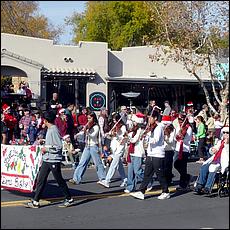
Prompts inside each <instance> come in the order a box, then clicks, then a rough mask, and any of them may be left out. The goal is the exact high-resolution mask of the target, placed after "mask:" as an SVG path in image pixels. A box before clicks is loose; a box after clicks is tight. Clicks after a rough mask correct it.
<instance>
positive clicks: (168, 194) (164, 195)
mask: <svg viewBox="0 0 230 230" xmlns="http://www.w3.org/2000/svg"><path fill="white" fill-rule="evenodd" d="M169 198H170V193H165V192H163V193H161V195H160V196H158V197H157V199H159V200H164V199H169Z"/></svg>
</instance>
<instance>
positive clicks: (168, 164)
mask: <svg viewBox="0 0 230 230" xmlns="http://www.w3.org/2000/svg"><path fill="white" fill-rule="evenodd" d="M173 156H174V151H173V150H171V151H165V165H164V167H165V176H166V180H167V183H168V185H169V184H170V183H171V182H172V178H173V173H172V168H173Z"/></svg>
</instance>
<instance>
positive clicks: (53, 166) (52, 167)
mask: <svg viewBox="0 0 230 230" xmlns="http://www.w3.org/2000/svg"><path fill="white" fill-rule="evenodd" d="M50 171H52V173H53V176H54V178H55V180H56V181H57V183H58V185H59V187H60V188H61V190H62V192H63V194H64V195H65V199H68V200H69V199H71V195H70V192H69V188H68V187H67V184H66V181H65V180H64V179H63V177H62V174H61V163H60V162H58V163H48V162H44V161H43V163H42V166H41V168H40V171H39V174H38V179H37V184H36V191H35V195H34V200H35V201H39V200H40V198H41V195H42V192H43V191H44V189H45V185H46V182H47V178H48V176H49V173H50Z"/></svg>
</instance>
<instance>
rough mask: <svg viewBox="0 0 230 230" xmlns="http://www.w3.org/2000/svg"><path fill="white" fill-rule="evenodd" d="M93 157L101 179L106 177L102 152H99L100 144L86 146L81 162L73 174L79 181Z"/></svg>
mask: <svg viewBox="0 0 230 230" xmlns="http://www.w3.org/2000/svg"><path fill="white" fill-rule="evenodd" d="M91 157H92V159H93V162H94V164H95V166H96V170H97V176H98V178H99V180H104V179H105V175H106V173H105V168H104V166H103V164H102V161H101V158H100V154H99V148H98V146H86V147H85V148H84V151H83V153H82V156H81V159H80V162H79V164H78V166H77V168H76V169H75V171H74V174H73V179H74V180H75V181H76V182H77V183H79V182H80V181H81V179H82V177H83V175H84V173H85V171H86V169H87V165H88V163H89V161H90V158H91Z"/></svg>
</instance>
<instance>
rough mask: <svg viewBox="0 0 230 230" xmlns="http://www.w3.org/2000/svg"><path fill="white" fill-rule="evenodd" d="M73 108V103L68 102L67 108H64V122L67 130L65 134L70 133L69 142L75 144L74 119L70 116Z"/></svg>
mask: <svg viewBox="0 0 230 230" xmlns="http://www.w3.org/2000/svg"><path fill="white" fill-rule="evenodd" d="M73 109H74V104H73V103H68V104H67V108H66V110H65V115H66V123H67V130H66V134H69V135H70V139H71V143H72V145H73V146H74V148H75V147H76V146H75V140H74V120H73V116H72V111H73Z"/></svg>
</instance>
